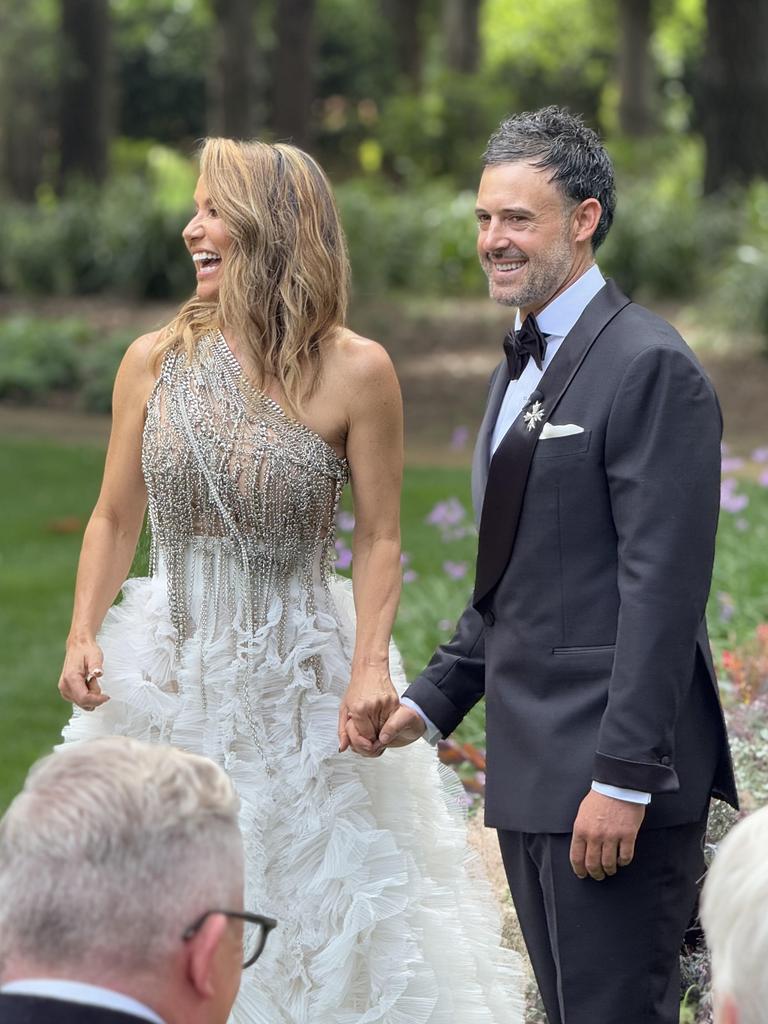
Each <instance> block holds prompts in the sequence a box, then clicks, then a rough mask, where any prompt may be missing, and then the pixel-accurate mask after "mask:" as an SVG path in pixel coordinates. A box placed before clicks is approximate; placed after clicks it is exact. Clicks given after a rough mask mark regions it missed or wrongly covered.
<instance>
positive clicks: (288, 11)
mask: <svg viewBox="0 0 768 1024" xmlns="http://www.w3.org/2000/svg"><path fill="white" fill-rule="evenodd" d="M314 20H315V0H277V10H276V18H275V29H276V33H275V34H276V36H277V46H276V48H275V52H274V67H273V72H272V82H273V90H274V92H273V96H272V128H273V130H274V133H275V135H276V137H277V138H278V139H290V140H291V141H292V142H294V143H295V144H296V145H297V146H306V145H308V143H309V141H310V136H311V115H312V101H313V100H314V75H313V70H314Z"/></svg>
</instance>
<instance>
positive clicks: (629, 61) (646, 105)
mask: <svg viewBox="0 0 768 1024" xmlns="http://www.w3.org/2000/svg"><path fill="white" fill-rule="evenodd" d="M618 16H619V91H620V98H619V127H620V128H621V131H622V133H623V134H624V135H635V136H637V135H647V134H648V133H649V132H651V131H652V130H653V127H654V116H653V63H652V60H651V35H652V33H653V11H652V0H620V2H619V6H618Z"/></svg>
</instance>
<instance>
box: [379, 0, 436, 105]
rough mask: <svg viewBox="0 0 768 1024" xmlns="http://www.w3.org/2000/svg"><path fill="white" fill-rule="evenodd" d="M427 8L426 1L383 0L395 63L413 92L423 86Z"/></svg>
mask: <svg viewBox="0 0 768 1024" xmlns="http://www.w3.org/2000/svg"><path fill="white" fill-rule="evenodd" d="M424 8H425V3H424V0H382V10H383V13H384V17H385V18H386V20H387V21H388V23H389V25H390V28H391V32H392V44H393V47H394V56H395V66H396V68H397V71H398V73H399V74H400V76H401V78H403V79H405V81H406V83H407V84H408V86H409V87H410V88H411V89H413V91H417V90H418V89H419V87H420V86H421V77H422V70H423V67H422V66H423V63H424V38H423V24H422V22H423V15H424Z"/></svg>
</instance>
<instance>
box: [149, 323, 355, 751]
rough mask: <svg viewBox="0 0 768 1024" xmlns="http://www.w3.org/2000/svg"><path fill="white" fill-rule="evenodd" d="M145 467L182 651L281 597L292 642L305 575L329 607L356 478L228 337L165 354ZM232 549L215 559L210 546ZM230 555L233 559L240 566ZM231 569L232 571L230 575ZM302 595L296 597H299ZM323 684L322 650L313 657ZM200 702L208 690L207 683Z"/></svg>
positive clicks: (158, 554)
mask: <svg viewBox="0 0 768 1024" xmlns="http://www.w3.org/2000/svg"><path fill="white" fill-rule="evenodd" d="M142 469H143V472H144V478H145V481H146V484H147V492H148V499H149V517H148V518H149V527H150V531H151V535H152V543H151V568H150V571H151V572H152V573H153V574H156V573H157V572H158V571H159V569H160V566H161V565H162V567H163V571H164V572H165V574H166V576H167V590H168V601H169V606H170V611H171V620H172V623H173V626H174V629H175V632H176V644H177V650H178V651H180V650H181V648H182V646H183V644H184V641H185V640H186V639H187V638H188V637H189V636H191V635H192V633H196V634H197V635H199V636H200V637H201V638H202V639H207V638H208V636H209V635H210V634H211V633H212V632H213V631H214V630H215V628H216V624H217V623H219V622H222V621H229V622H231V623H232V625H233V626H235V627H236V628H237V629H238V630H240V631H243V632H244V633H245V635H246V636H247V637H248V638H252V637H253V636H254V633H255V632H256V631H257V630H258V629H259V628H260V627H262V626H263V625H264V624H265V623H266V621H267V618H268V614H269V611H270V607H271V606H272V605H273V603H274V601H275V599H276V598H277V599H279V601H280V606H281V608H282V611H281V617H280V621H279V623H278V626H277V636H276V641H277V646H278V650H279V652H280V654H281V656H284V655H285V654H286V653H287V652H286V647H287V643H288V638H287V636H286V618H287V616H286V610H287V607H288V603H289V598H290V595H291V593H292V588H294V589H295V588H296V587H297V586H298V588H299V590H300V594H301V600H302V601H303V602H304V603H305V607H306V610H307V611H308V612H310V613H314V612H316V611H318V610H319V609H318V608H317V602H318V599H319V600H321V601H322V602H323V603H324V604H325V605H326V607H330V605H331V598H330V593H329V590H328V581H329V579H330V577H331V575H332V572H333V561H334V557H335V532H334V524H335V517H336V511H337V509H338V503H339V499H340V496H341V493H342V490H343V488H344V485H345V484H346V482H347V480H348V478H349V468H348V465H347V461H346V459H342V458H340V457H339V456H338V455H337V454H336V453H335V452H334V450H333V449H332V448H331V447H330V445H329V444H328V443H327V442H326V441H325V440H324V439H323V438H322V437H320V435H318V434H316V433H315V432H314V431H313V430H311V429H310V428H309V427H307V426H306V425H305V424H302V423H299V422H298V421H296V420H293V419H292V418H291V417H290V416H288V414H287V413H286V412H285V411H284V410H283V409H282V408H281V407H280V406H279V405H277V403H275V402H274V401H272V399H270V398H268V397H267V396H266V395H264V394H263V393H262V392H260V391H258V390H257V389H256V388H255V387H254V386H253V385H252V384H251V383H250V382H249V381H248V380H247V378H246V377H245V376H244V374H243V371H242V369H241V367H240V365H239V363H238V362H237V360H236V358H235V356H234V355H233V354H232V352H231V351H230V349H229V347H228V346H227V344H226V341H225V340H224V338H223V337H222V336H221V335H220V334H218V333H216V334H211V335H207V336H206V337H204V338H202V339H201V341H200V344H199V350H198V353H197V356H196V358H195V359H194V360H193V361H189V360H187V359H186V358H185V357H184V355H183V354H182V353H180V352H171V353H169V354H168V355H167V356H166V358H165V360H164V363H163V368H162V371H161V375H160V379H159V381H158V383H157V385H156V387H155V390H154V391H153V393H152V396H151V397H150V400H149V402H148V405H147V418H146V423H145V427H144V438H143V446H142ZM200 544H204V545H210V546H211V552H210V557H206V561H205V565H206V569H205V576H206V579H205V588H206V592H207V594H209V595H210V599H209V601H208V603H207V605H206V612H205V614H204V615H203V616H202V618H203V621H200V622H193V621H192V618H193V617H192V613H191V610H190V608H189V606H188V596H187V595H188V593H189V592H190V587H189V580H188V579H187V572H188V569H187V555H188V553H189V550H190V547H191V546H192V545H196V546H199V545H200ZM214 548H215V549H216V550H217V551H219V552H222V551H228V552H230V554H231V557H229V558H217V557H216V555H215V553H214V550H213V549H214ZM233 565H234V568H233ZM233 573H234V580H233V579H232V574H233ZM294 599H295V598H294ZM240 653H241V654H242V655H244V656H243V657H242V670H241V672H240V673H239V675H240V679H239V680H238V693H239V698H240V700H241V703H242V709H243V714H244V717H245V719H246V721H247V722H248V725H249V727H250V731H251V733H252V734H253V738H254V741H255V742H256V744H257V746H258V748H259V750H260V751H261V754H262V757H263V759H264V762H265V765H266V764H267V759H266V756H265V753H264V746H265V737H264V736H263V735H262V728H261V726H260V722H259V717H258V714H257V712H256V710H255V709H254V707H253V701H254V700H258V694H251V693H250V691H249V680H250V677H251V672H250V669H251V665H250V644H247V645H246V650H245V651H244V652H240ZM305 667H307V668H309V669H310V670H311V671H312V672H313V674H314V676H315V679H316V682H317V685H318V687H321V686H322V680H321V679H320V678H319V659H316V658H310V659H307V662H306V663H305ZM202 699H203V702H204V703H205V694H204V693H203V694H202Z"/></svg>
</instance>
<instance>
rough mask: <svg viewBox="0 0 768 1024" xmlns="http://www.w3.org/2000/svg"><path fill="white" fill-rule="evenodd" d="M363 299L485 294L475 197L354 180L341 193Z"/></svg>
mask: <svg viewBox="0 0 768 1024" xmlns="http://www.w3.org/2000/svg"><path fill="white" fill-rule="evenodd" d="M336 192H337V197H338V200H339V207H340V210H341V215H342V220H343V222H344V227H345V230H346V233H347V239H348V242H349V250H350V259H351V262H352V279H353V283H354V286H355V291H356V292H357V293H358V294H381V293H382V292H387V291H391V290H393V289H395V290H407V291H413V292H419V293H422V294H424V293H432V294H442V295H456V294H467V293H470V294H471V293H481V292H482V290H483V288H484V285H483V276H482V273H481V271H480V269H479V268H478V265H477V257H476V255H475V244H474V219H473V211H474V202H475V197H474V193H471V192H461V193H459V194H458V195H457V193H456V191H455V189H454V188H453V187H452V186H451V185H450V184H449V183H447V182H446V183H440V182H437V183H433V184H431V185H428V186H424V187H423V188H421V189H419V190H418V191H413V192H410V191H408V190H405V189H400V188H397V187H394V186H391V185H385V184H384V183H382V182H378V183H374V184H371V183H368V182H363V181H353V182H348V183H346V184H344V185H341V186H340V187H339V188H338V189H337V190H336Z"/></svg>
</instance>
